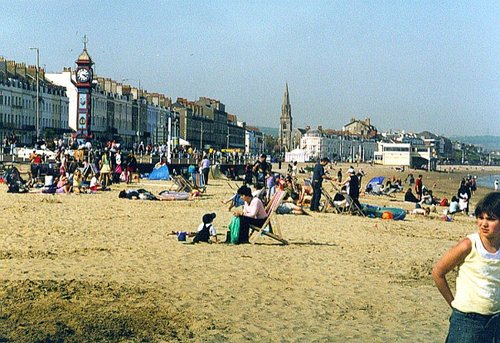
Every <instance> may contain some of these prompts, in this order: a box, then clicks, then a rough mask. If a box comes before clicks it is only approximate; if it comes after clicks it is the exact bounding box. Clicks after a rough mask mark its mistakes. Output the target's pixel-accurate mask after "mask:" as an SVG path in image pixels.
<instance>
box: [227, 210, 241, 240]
mask: <svg viewBox="0 0 500 343" xmlns="http://www.w3.org/2000/svg"><path fill="white" fill-rule="evenodd" d="M229 231H230V233H231V234H230V237H231V243H234V244H237V243H238V240H239V238H240V217H236V216H233V218H232V219H231V223H229Z"/></svg>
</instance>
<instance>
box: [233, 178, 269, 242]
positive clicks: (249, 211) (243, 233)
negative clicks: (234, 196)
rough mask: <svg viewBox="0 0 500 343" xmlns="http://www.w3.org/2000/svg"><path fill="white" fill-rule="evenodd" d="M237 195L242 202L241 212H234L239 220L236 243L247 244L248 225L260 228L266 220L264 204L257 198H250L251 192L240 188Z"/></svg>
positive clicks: (243, 187)
mask: <svg viewBox="0 0 500 343" xmlns="http://www.w3.org/2000/svg"><path fill="white" fill-rule="evenodd" d="M238 194H239V195H240V197H241V199H243V201H244V205H243V211H235V212H234V215H235V216H237V217H239V218H240V233H239V240H238V243H248V237H249V231H250V225H253V226H257V227H262V225H264V223H265V222H266V219H267V213H266V209H265V208H264V204H263V203H262V201H261V200H260V199H259V198H258V197H253V196H252V190H251V189H250V188H248V187H247V186H241V187H240V188H239V189H238Z"/></svg>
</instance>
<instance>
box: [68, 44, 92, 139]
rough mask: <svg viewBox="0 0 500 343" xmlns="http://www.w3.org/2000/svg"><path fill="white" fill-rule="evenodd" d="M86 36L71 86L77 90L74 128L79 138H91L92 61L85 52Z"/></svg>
mask: <svg viewBox="0 0 500 343" xmlns="http://www.w3.org/2000/svg"><path fill="white" fill-rule="evenodd" d="M87 42H88V40H87V36H84V38H83V51H82V53H81V54H80V56H78V59H77V60H76V71H75V80H76V81H73V84H74V85H75V87H76V88H77V93H78V95H77V100H78V104H77V109H76V111H77V115H76V118H77V119H76V120H77V123H76V127H77V136H78V137H80V138H92V133H91V131H90V125H91V118H92V117H91V114H92V113H91V109H92V102H91V94H92V78H93V74H94V72H93V70H92V65H93V64H94V63H93V62H92V59H91V58H90V55H89V54H88V52H87Z"/></svg>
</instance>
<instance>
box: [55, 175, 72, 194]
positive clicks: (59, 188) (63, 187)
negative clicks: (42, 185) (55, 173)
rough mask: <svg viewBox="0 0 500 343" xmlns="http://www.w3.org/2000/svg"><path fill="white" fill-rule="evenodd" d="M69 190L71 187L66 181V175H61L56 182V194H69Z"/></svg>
mask: <svg viewBox="0 0 500 343" xmlns="http://www.w3.org/2000/svg"><path fill="white" fill-rule="evenodd" d="M70 189H71V185H70V183H69V181H68V178H67V177H66V175H61V177H60V178H59V181H57V185H56V193H57V194H63V193H69V191H70Z"/></svg>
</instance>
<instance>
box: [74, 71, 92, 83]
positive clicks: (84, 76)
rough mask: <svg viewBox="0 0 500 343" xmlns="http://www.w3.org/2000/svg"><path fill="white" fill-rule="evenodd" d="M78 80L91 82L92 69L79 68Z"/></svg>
mask: <svg viewBox="0 0 500 343" xmlns="http://www.w3.org/2000/svg"><path fill="white" fill-rule="evenodd" d="M76 80H77V81H78V82H89V80H90V71H89V70H88V69H78V70H77V72H76Z"/></svg>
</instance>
